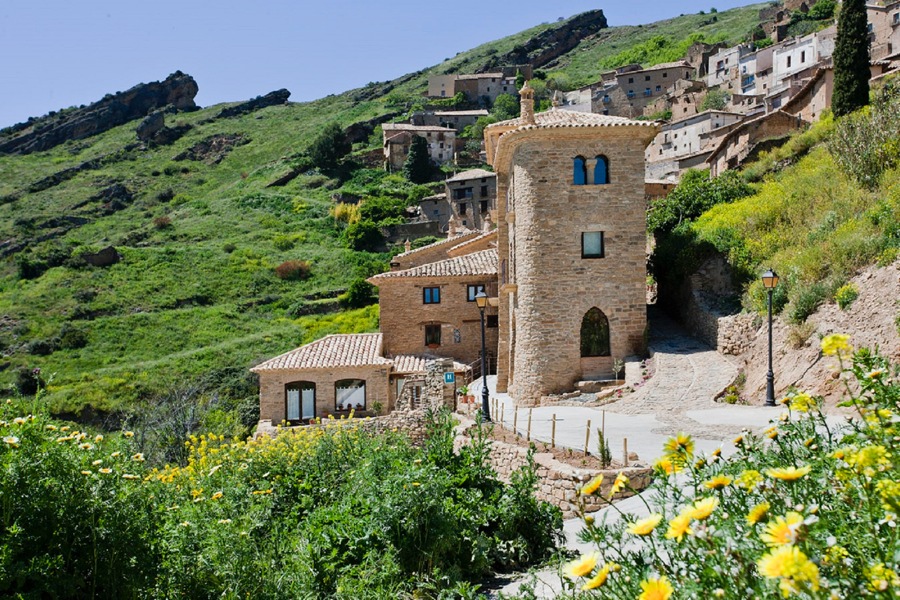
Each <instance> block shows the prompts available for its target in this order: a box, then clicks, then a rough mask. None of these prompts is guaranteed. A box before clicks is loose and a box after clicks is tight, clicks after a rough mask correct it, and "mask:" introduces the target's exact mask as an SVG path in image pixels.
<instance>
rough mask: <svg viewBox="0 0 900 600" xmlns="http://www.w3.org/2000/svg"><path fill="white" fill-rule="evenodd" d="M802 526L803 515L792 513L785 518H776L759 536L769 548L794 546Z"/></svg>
mask: <svg viewBox="0 0 900 600" xmlns="http://www.w3.org/2000/svg"><path fill="white" fill-rule="evenodd" d="M802 525H803V515H801V514H800V513H798V512H794V511H791V512H789V513H788V514H786V515H785V516H783V517H776V518H775V520H773V521H772V522H771V523H769V524H768V525H766V529H765V531H763V533H761V534H760V535H759V539H761V540H762V541H763V542H764V543H765V544H766V545H767V546H769V547H775V546H785V545H788V544H793V543H794V542H796V541H797V538H798V537H799V536H800V527H801V526H802Z"/></svg>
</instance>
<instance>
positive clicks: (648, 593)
mask: <svg viewBox="0 0 900 600" xmlns="http://www.w3.org/2000/svg"><path fill="white" fill-rule="evenodd" d="M673 591H675V590H674V589H673V588H672V584H671V583H669V580H668V579H667V578H666V577H665V576H662V577H660V578H659V579H655V578H651V579H647V580H645V581H642V582H641V595H640V596H638V600H669V598H671V597H672V592H673Z"/></svg>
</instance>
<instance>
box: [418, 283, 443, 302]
mask: <svg viewBox="0 0 900 600" xmlns="http://www.w3.org/2000/svg"><path fill="white" fill-rule="evenodd" d="M422 303H423V304H440V303H441V288H439V287H427V288H423V289H422Z"/></svg>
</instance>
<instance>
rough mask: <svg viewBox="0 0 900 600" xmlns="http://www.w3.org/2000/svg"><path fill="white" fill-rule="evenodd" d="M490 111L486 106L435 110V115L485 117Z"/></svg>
mask: <svg viewBox="0 0 900 600" xmlns="http://www.w3.org/2000/svg"><path fill="white" fill-rule="evenodd" d="M489 114H491V113H490V112H488V110H487V109H486V108H482V109H479V110H436V111H434V116H436V117H486V116H488V115H489Z"/></svg>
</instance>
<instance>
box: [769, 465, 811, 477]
mask: <svg viewBox="0 0 900 600" xmlns="http://www.w3.org/2000/svg"><path fill="white" fill-rule="evenodd" d="M810 469H812V467H810V466H809V465H806V466H805V467H799V468H797V467H784V468H777V469H766V475H768V476H769V477H771V478H772V479H780V480H782V481H797V480H798V479H800V478H801V477H803V476H804V475H806V474H807V473H809V471H810Z"/></svg>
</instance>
